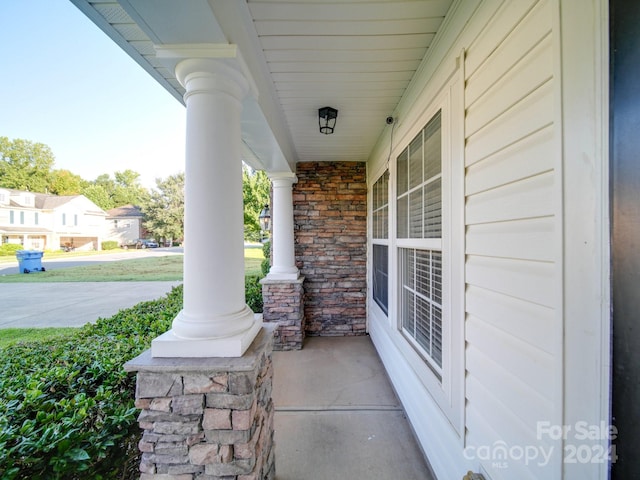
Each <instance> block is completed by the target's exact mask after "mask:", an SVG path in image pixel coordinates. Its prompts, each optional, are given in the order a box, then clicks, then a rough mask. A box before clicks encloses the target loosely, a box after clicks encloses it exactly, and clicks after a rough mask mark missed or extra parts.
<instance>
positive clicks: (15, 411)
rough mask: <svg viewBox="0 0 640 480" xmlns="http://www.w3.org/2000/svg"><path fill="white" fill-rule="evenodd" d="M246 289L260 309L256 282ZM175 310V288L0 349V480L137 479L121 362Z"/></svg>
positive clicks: (131, 412)
mask: <svg viewBox="0 0 640 480" xmlns="http://www.w3.org/2000/svg"><path fill="white" fill-rule="evenodd" d="M245 287H246V298H247V303H248V304H249V306H250V307H251V308H252V309H253V310H254V311H255V312H261V311H262V289H261V286H260V277H257V276H248V277H246V278H245ZM181 309H182V286H178V287H175V288H174V289H173V290H172V291H171V292H170V293H169V294H167V295H166V296H165V297H163V298H161V299H159V300H154V301H150V302H142V303H139V304H138V305H135V306H134V307H132V308H128V309H125V310H121V311H119V312H118V313H117V314H116V315H114V316H113V317H111V318H107V319H99V320H98V321H97V322H96V323H95V324H93V325H90V324H89V325H85V326H84V327H82V328H80V329H78V331H77V332H73V333H71V334H69V335H66V336H63V337H58V338H56V339H53V340H49V341H46V342H41V343H35V342H34V343H24V344H17V345H13V346H10V347H7V348H5V349H0V478H2V479H3V480H5V479H6V480H10V479H32V478H49V479H81V478H91V479H98V480H99V479H125V478H138V476H139V472H138V464H139V453H138V448H137V442H138V440H139V436H140V429H139V428H138V425H137V422H136V418H137V411H136V409H135V408H134V392H135V376H134V375H128V374H126V373H125V372H124V370H123V365H124V363H125V362H127V361H128V360H130V359H131V358H133V357H135V356H137V355H139V354H140V353H142V352H143V351H144V350H146V349H147V348H149V347H150V345H151V340H152V339H153V338H155V337H157V336H158V335H160V334H161V333H164V332H166V331H167V330H169V328H171V322H172V320H173V318H175V316H176V315H177V314H178V312H179V311H180V310H181Z"/></svg>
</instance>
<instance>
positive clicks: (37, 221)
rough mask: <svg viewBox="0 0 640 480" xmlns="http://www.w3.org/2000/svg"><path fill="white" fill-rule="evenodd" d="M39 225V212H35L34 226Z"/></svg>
mask: <svg viewBox="0 0 640 480" xmlns="http://www.w3.org/2000/svg"><path fill="white" fill-rule="evenodd" d="M38 223H39V215H38V212H34V213H33V224H34V225H38Z"/></svg>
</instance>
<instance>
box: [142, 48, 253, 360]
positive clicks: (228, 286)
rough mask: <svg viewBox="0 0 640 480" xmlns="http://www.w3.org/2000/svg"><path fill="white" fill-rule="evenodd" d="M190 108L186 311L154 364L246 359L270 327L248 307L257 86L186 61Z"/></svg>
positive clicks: (159, 343) (183, 78)
mask: <svg viewBox="0 0 640 480" xmlns="http://www.w3.org/2000/svg"><path fill="white" fill-rule="evenodd" d="M176 76H177V78H178V80H179V81H180V83H181V84H182V85H183V86H184V87H185V89H186V94H185V97H184V98H185V103H186V106H187V134H186V144H187V145H186V160H185V161H186V163H185V252H184V308H183V310H182V311H181V312H180V313H179V314H178V316H177V317H176V318H175V319H174V320H173V326H172V329H171V330H170V331H169V332H167V333H165V334H164V335H162V336H160V337H158V338H157V339H155V340H154V341H153V344H152V355H153V356H154V357H239V356H242V354H243V353H244V352H245V350H246V349H247V348H248V347H249V345H250V344H251V342H252V341H253V339H254V338H255V337H256V335H257V334H258V332H259V331H260V328H261V326H262V321H261V320H260V317H256V316H255V315H254V314H253V312H252V311H251V309H250V308H249V307H248V306H247V305H246V303H245V293H244V292H245V289H244V219H243V207H242V160H241V126H240V116H241V111H242V99H243V98H244V97H245V95H247V93H248V91H249V84H248V82H247V80H246V78H245V77H244V76H243V74H242V73H241V71H240V70H239V69H237V68H235V66H234V64H233V62H229V61H228V60H221V59H211V58H198V59H186V60H182V61H181V62H180V63H178V65H177V66H176Z"/></svg>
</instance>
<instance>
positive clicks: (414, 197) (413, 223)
mask: <svg viewBox="0 0 640 480" xmlns="http://www.w3.org/2000/svg"><path fill="white" fill-rule="evenodd" d="M422 221H423V216H422V190H421V189H418V190H415V191H413V192H411V193H409V237H410V238H423V236H422Z"/></svg>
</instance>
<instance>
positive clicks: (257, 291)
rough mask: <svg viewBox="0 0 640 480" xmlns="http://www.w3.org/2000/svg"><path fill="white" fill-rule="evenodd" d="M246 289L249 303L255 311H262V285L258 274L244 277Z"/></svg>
mask: <svg viewBox="0 0 640 480" xmlns="http://www.w3.org/2000/svg"><path fill="white" fill-rule="evenodd" d="M244 291H245V297H246V298H245V299H246V302H247V305H248V306H249V308H251V310H253V312H254V313H262V285H261V284H260V277H258V276H257V275H247V276H246V277H244Z"/></svg>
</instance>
